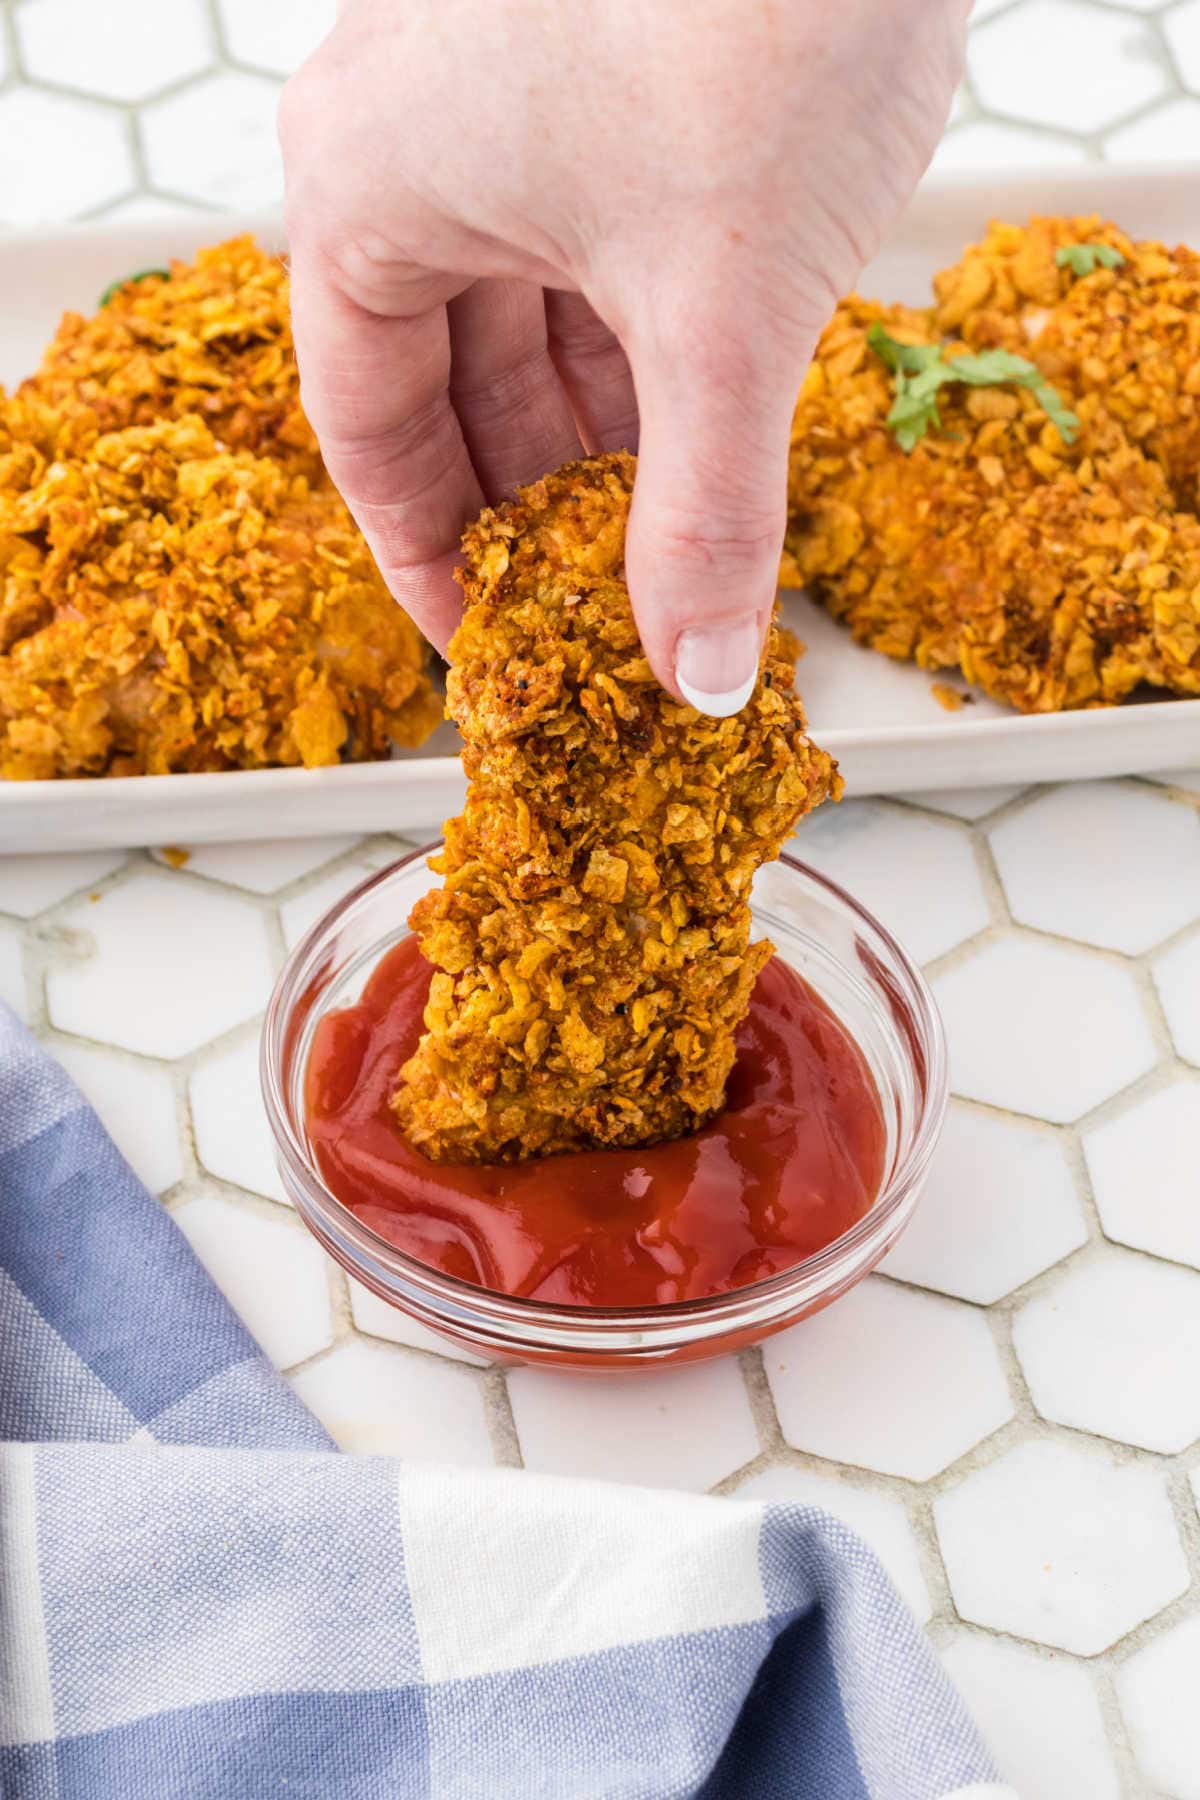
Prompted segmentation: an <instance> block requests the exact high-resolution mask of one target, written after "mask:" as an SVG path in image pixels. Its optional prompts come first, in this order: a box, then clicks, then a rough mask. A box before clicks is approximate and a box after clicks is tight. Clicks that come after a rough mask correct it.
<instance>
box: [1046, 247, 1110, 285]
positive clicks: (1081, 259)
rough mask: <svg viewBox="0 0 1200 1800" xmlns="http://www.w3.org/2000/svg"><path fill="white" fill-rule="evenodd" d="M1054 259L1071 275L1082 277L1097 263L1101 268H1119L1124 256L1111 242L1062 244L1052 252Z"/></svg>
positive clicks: (1090, 271)
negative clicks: (1068, 270)
mask: <svg viewBox="0 0 1200 1800" xmlns="http://www.w3.org/2000/svg"><path fill="white" fill-rule="evenodd" d="M1054 260H1055V262H1056V263H1057V264H1058V267H1059V268H1060V269H1070V271H1071V273H1072V275H1074V276H1077V277H1078V278H1080V279H1082V277H1083V276H1084V275H1090V274H1091V273H1092V271H1093V270H1094V269H1095V268H1096V266H1097V264H1099V266H1100V267H1101V268H1102V269H1119V268H1120V266H1121V264H1122V263H1123V262H1124V261H1125V258H1124V257H1123V256H1122V255H1121V252H1120V251H1119V250H1114V249H1113V247H1112V245H1111V244H1064V245H1063V246H1062V248H1061V249H1060V250H1056V251H1055V252H1054Z"/></svg>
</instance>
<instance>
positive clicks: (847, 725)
mask: <svg viewBox="0 0 1200 1800" xmlns="http://www.w3.org/2000/svg"><path fill="white" fill-rule="evenodd" d="M1198 192H1200V167H1190V168H1184V167H1180V168H1176V169H1169V170H1164V169H1154V170H1145V171H1141V170H1129V169H1111V168H1107V167H1104V166H1102V165H1097V166H1096V167H1094V168H1083V169H1072V170H1070V171H1064V172H1062V173H1059V174H1055V175H1029V174H1025V173H1022V174H1019V175H1014V176H1009V175H999V176H994V177H988V176H979V175H970V176H963V177H958V178H955V179H953V180H943V181H939V182H936V183H934V182H930V183H928V184H927V185H926V186H925V187H924V188H923V189H922V191H921V192H920V193H919V194H918V196H917V198H916V200H915V201H914V202H913V205H912V207H911V208H910V210H909V212H908V214H907V216H906V217H905V219H904V220H903V222H902V224H901V225H900V227H899V228H898V230H897V232H896V234H895V236H894V238H893V240H892V242H891V243H890V244H889V246H888V247H887V249H885V251H884V252H883V253H882V254H881V255H880V256H879V257H878V258H877V260H876V261H875V262H874V263H873V264H872V265H871V267H870V268H869V269H868V270H867V271H866V273H865V274H864V276H863V279H862V282H861V284H860V285H861V287H862V290H863V292H864V293H868V294H878V295H881V296H883V297H885V298H888V299H897V300H908V301H910V302H919V301H921V300H922V299H923V298H924V297H925V295H926V294H927V291H928V281H929V276H930V274H931V273H932V272H933V270H935V269H936V268H939V267H941V266H942V265H943V264H945V263H948V262H951V261H953V259H954V258H955V256H957V254H958V252H959V250H960V249H961V247H962V245H963V244H965V243H967V242H968V241H969V240H970V239H972V238H974V237H976V236H977V235H978V234H979V232H980V231H981V229H982V227H983V225H984V224H985V222H986V220H987V219H988V218H990V217H997V216H999V217H1005V218H1015V219H1021V218H1023V217H1025V216H1026V215H1027V214H1029V213H1030V212H1033V211H1042V212H1059V211H1062V212H1066V211H1072V212H1085V211H1092V210H1094V211H1097V212H1103V213H1109V214H1111V215H1112V216H1113V217H1115V218H1116V219H1118V220H1119V221H1120V222H1121V223H1122V224H1123V225H1125V226H1126V227H1127V228H1128V229H1129V230H1131V231H1133V232H1134V233H1136V234H1137V235H1139V236H1153V237H1161V238H1163V239H1165V240H1166V241H1167V242H1174V241H1186V242H1190V243H1193V244H1195V243H1197V242H1200V202H1198V201H1197V198H1196V196H1197V193H1198ZM240 230H257V231H258V232H259V234H260V236H261V237H263V239H264V240H265V241H268V242H273V243H279V242H280V241H281V240H280V234H279V226H278V221H277V220H275V219H272V218H262V217H256V218H247V217H234V216H222V217H214V216H211V215H208V216H206V215H202V214H198V213H179V214H172V215H164V217H163V218H162V219H161V220H155V219H151V220H140V221H138V222H137V223H136V224H122V225H113V226H92V227H88V228H79V229H76V230H72V231H58V232H54V233H24V234H20V235H15V236H10V237H6V238H0V382H5V383H11V382H14V381H16V380H19V379H20V377H21V376H22V375H24V374H26V373H27V372H28V371H29V370H30V369H32V368H33V367H34V366H35V364H36V362H37V360H38V356H39V353H40V351H41V348H42V345H43V344H44V343H45V341H46V339H47V338H48V337H49V335H50V333H51V331H52V330H53V328H54V325H55V323H56V321H57V319H58V315H59V314H60V313H61V312H62V311H63V309H64V308H66V307H77V308H79V309H80V310H83V311H91V310H92V309H93V308H94V306H95V304H96V300H97V297H98V295H99V294H100V292H101V290H102V289H103V288H104V287H105V286H106V285H107V284H108V282H109V281H111V280H112V279H113V278H114V277H116V276H119V275H122V274H124V273H126V272H128V271H131V270H134V269H140V268H147V267H153V266H155V265H157V264H160V263H163V262H165V261H167V260H169V258H170V257H171V256H172V255H176V256H188V255H190V254H191V253H192V252H193V251H194V250H195V249H196V248H197V247H198V246H199V245H200V244H204V243H211V242H213V241H215V240H217V239H219V238H220V237H223V236H228V235H230V234H232V233H233V232H235V231H240ZM785 611H786V615H787V617H788V619H789V622H790V623H792V624H793V625H794V626H795V628H796V629H797V630H798V631H799V633H800V635H801V637H802V638H803V639H804V641H805V643H806V644H807V646H808V650H807V654H806V655H805V657H804V659H803V661H802V663H801V665H800V683H801V689H802V691H803V694H804V698H805V703H806V705H807V708H808V713H809V720H810V724H811V726H812V731H813V735H814V737H815V738H817V740H818V741H819V742H820V743H821V744H823V745H824V746H825V747H826V748H827V749H829V750H831V751H832V752H833V753H834V754H835V755H836V756H837V758H838V760H839V762H840V764H841V767H842V770H843V773H844V775H845V777H846V784H847V789H848V791H849V792H850V793H853V794H887V793H905V792H917V791H920V790H921V789H926V788H948V787H972V786H986V785H991V784H997V783H1010V782H1011V783H1024V782H1030V781H1046V780H1060V781H1062V780H1073V779H1077V778H1080V777H1087V776H1098V775H1121V774H1144V773H1152V772H1155V771H1160V770H1164V769H1182V768H1186V767H1189V766H1191V767H1195V766H1197V765H1200V700H1154V701H1148V702H1145V703H1143V704H1138V705H1129V706H1124V707H1118V708H1114V709H1112V710H1102V711H1097V712H1085V713H1062V714H1053V715H1050V716H1048V717H1037V718H1021V717H1018V716H1016V715H1014V714H1012V713H1010V712H1008V711H1006V710H1005V709H1004V708H1002V707H999V706H997V705H994V704H993V703H992V702H990V701H988V700H984V699H982V698H977V699H976V701H975V703H974V704H973V705H970V706H965V707H963V708H962V710H961V711H959V712H955V713H950V712H946V711H945V710H943V708H942V707H940V706H939V705H938V703H937V701H936V700H935V699H934V697H933V694H932V692H931V679H930V677H929V676H928V675H926V674H923V673H922V672H921V671H920V670H918V669H916V668H913V667H911V666H909V665H906V664H899V663H892V662H889V661H887V660H886V659H885V658H884V657H881V656H877V655H876V654H875V653H874V652H873V651H869V650H862V649H859V648H857V647H856V646H855V645H854V644H852V643H851V642H850V640H849V638H848V637H847V635H846V634H845V632H844V631H842V630H841V629H840V628H839V627H838V626H836V625H835V624H834V623H833V622H832V621H831V620H830V619H829V618H828V617H826V615H825V614H823V613H822V612H820V611H819V610H818V609H817V608H816V607H814V606H811V605H810V604H809V603H808V601H806V600H805V599H804V598H803V597H800V596H789V597H788V599H787V601H786V605H785ZM462 793H463V782H462V771H461V769H460V767H459V764H458V760H457V757H456V755H455V741H454V733H453V730H452V728H451V727H449V726H446V727H443V728H442V730H441V731H439V733H438V734H437V736H436V738H435V739H434V740H433V741H432V742H431V743H430V744H428V745H426V746H425V747H424V748H423V749H422V750H421V751H420V752H416V753H406V754H404V755H402V756H398V757H397V758H396V759H395V760H394V761H392V762H390V763H368V764H357V765H352V766H349V767H346V768H337V769H311V770H310V769H272V770H264V771H261V772H252V773H245V774H224V775H165V776H154V777H131V778H129V779H127V780H114V781H57V782H0V852H4V851H9V852H12V851H27V850H55V849H63V850H66V849H78V848H85V847H90V846H103V845H123V844H128V845H134V844H175V843H188V844H197V843H206V842H213V841H220V840H225V839H238V838H257V837H302V836H307V835H316V834H320V833H323V832H331V831H338V832H344V831H363V832H366V831H378V830H390V831H405V830H420V829H422V828H425V827H430V826H436V825H438V824H440V822H441V820H442V818H444V817H445V816H446V815H447V814H448V813H451V812H454V811H455V810H457V808H458V806H459V804H460V802H461V799H462Z"/></svg>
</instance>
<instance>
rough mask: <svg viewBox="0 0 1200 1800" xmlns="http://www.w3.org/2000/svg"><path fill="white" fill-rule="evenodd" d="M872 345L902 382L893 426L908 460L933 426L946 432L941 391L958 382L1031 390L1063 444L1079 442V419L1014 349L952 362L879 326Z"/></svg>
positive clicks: (936, 347) (935, 348)
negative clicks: (942, 426) (947, 385)
mask: <svg viewBox="0 0 1200 1800" xmlns="http://www.w3.org/2000/svg"><path fill="white" fill-rule="evenodd" d="M867 343H868V344H869V345H870V347H871V349H872V350H874V352H875V354H876V356H878V357H880V358H881V359H882V361H883V362H885V363H886V364H887V366H888V368H889V369H890V370H891V371H892V373H893V375H894V376H895V377H896V398H895V399H894V400H893V402H892V408H891V411H890V412H889V413H888V416H887V425H888V429H889V430H890V431H891V432H892V434H893V436H894V437H895V439H896V442H897V444H898V445H899V446H900V448H901V450H903V451H904V452H905V454H906V455H907V453H908V452H909V451H910V450H911V449H912V447H913V445H914V444H917V443H919V442H920V440H921V439H922V438H923V437H924V436H925V433H926V432H927V431H928V430H929V427H930V426H931V425H933V426H934V427H936V429H938V430H939V431H940V430H941V425H942V420H941V414H940V413H939V412H938V390H939V388H943V387H945V386H946V384H947V383H948V382H954V381H960V382H963V383H964V384H965V385H966V386H967V387H1000V386H1002V385H1004V384H1006V383H1011V384H1012V385H1013V386H1014V387H1023V388H1028V389H1029V391H1030V393H1031V394H1032V395H1033V397H1034V399H1035V400H1036V401H1037V403H1038V405H1039V406H1040V407H1041V409H1042V411H1043V412H1044V413H1045V415H1046V417H1047V418H1048V419H1049V420H1050V422H1051V424H1052V425H1053V426H1055V428H1056V429H1057V431H1058V434H1059V436H1060V437H1061V438H1062V441H1063V443H1064V444H1070V443H1072V442H1074V438H1075V432H1076V430H1077V428H1078V425H1079V420H1078V419H1077V418H1076V417H1075V414H1074V413H1073V412H1069V411H1068V410H1067V408H1066V407H1065V406H1064V405H1063V403H1062V401H1061V399H1060V398H1059V396H1058V394H1057V392H1056V391H1055V389H1054V388H1052V387H1051V386H1050V383H1049V382H1048V381H1047V380H1045V378H1044V377H1043V375H1042V372H1041V370H1040V369H1039V368H1038V367H1037V366H1036V365H1035V364H1034V363H1031V362H1027V361H1026V360H1025V358H1024V357H1023V356H1014V355H1013V354H1012V352H1011V351H1010V350H981V351H979V352H978V353H977V354H975V355H969V356H955V357H952V358H950V360H949V361H947V359H946V357H945V355H944V352H943V346H942V345H941V344H902V343H901V342H900V340H899V339H898V338H894V337H892V335H891V333H890V332H888V331H885V330H884V328H883V326H882V325H880V324H879V323H878V322H876V323H875V324H874V325H872V326H871V328H870V330H869V331H868V332H867Z"/></svg>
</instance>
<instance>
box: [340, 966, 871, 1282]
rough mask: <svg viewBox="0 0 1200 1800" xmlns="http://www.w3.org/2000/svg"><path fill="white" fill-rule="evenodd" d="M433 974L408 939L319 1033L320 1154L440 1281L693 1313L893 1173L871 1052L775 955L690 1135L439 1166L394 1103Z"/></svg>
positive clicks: (822, 1230)
mask: <svg viewBox="0 0 1200 1800" xmlns="http://www.w3.org/2000/svg"><path fill="white" fill-rule="evenodd" d="M432 973H433V971H432V969H431V968H430V966H429V964H428V963H427V962H425V960H424V958H423V957H422V956H421V954H420V951H419V949H418V947H417V940H416V939H415V938H413V937H408V938H405V939H403V941H402V942H401V943H399V944H397V945H396V947H395V949H394V950H391V951H389V952H388V954H387V955H386V956H385V957H384V958H383V960H382V961H381V962H380V963H379V965H378V966H377V968H376V969H375V970H374V972H373V974H372V975H371V978H370V980H369V981H368V982H367V985H366V988H365V989H364V992H363V996H362V999H361V1000H360V1001H359V1002H358V1004H357V1005H356V1006H349V1007H344V1008H342V1009H341V1010H340V1011H337V1012H333V1013H330V1014H328V1015H327V1016H326V1017H325V1018H324V1019H322V1020H321V1022H320V1023H319V1025H318V1026H317V1029H316V1032H315V1034H314V1038H313V1047H312V1052H311V1055H310V1057H309V1063H308V1068H307V1070H306V1074H305V1112H306V1122H307V1127H308V1136H309V1141H310V1143H311V1145H312V1148H313V1150H314V1153H315V1155H316V1159H317V1164H318V1166H319V1168H320V1170H321V1174H322V1176H323V1177H324V1179H325V1183H326V1185H327V1187H328V1188H329V1189H330V1191H331V1192H332V1193H333V1194H335V1195H336V1196H337V1198H338V1199H339V1200H340V1201H341V1202H342V1204H343V1205H344V1206H346V1207H348V1208H349V1209H350V1211H351V1212H353V1213H354V1214H355V1215H356V1216H357V1217H358V1218H359V1219H361V1220H362V1222H363V1224H364V1225H368V1226H370V1227H371V1229H372V1230H374V1231H376V1232H378V1233H379V1235H380V1237H382V1238H385V1239H386V1240H387V1242H388V1243H389V1244H393V1245H395V1247H396V1248H397V1249H399V1250H403V1251H406V1252H407V1253H408V1254H409V1255H410V1256H414V1257H417V1258H419V1259H420V1260H421V1261H422V1262H425V1263H431V1264H432V1265H433V1266H434V1267H435V1268H438V1269H442V1270H444V1271H445V1272H446V1273H447V1274H450V1275H457V1276H459V1277H460V1278H461V1279H462V1280H465V1281H471V1282H475V1283H477V1284H478V1285H479V1286H481V1287H488V1288H493V1289H497V1290H499V1291H500V1292H502V1293H507V1294H525V1295H530V1296H534V1297H536V1298H537V1299H539V1300H545V1301H548V1302H551V1303H557V1304H564V1305H575V1306H622V1307H644V1306H653V1305H662V1304H664V1303H665V1302H668V1301H672V1300H696V1299H699V1298H701V1297H702V1296H704V1295H707V1294H719V1293H724V1292H726V1291H728V1290H729V1289H730V1288H738V1287H742V1286H744V1285H745V1284H746V1283H747V1282H751V1281H760V1280H762V1279H763V1278H764V1277H765V1276H768V1275H774V1274H777V1273H778V1272H779V1271H780V1270H782V1269H787V1268H790V1267H791V1266H792V1265H793V1264H794V1263H797V1262H799V1261H801V1259H802V1258H803V1257H806V1256H810V1255H812V1254H813V1252H814V1251H817V1250H821V1249H823V1248H824V1247H825V1245H827V1244H830V1243H832V1242H833V1240H834V1238H836V1237H840V1236H841V1234H842V1232H844V1231H846V1230H847V1229H848V1228H849V1227H850V1226H851V1225H853V1224H854V1222H855V1220H856V1219H860V1218H861V1217H862V1215H863V1214H864V1213H865V1212H867V1211H868V1209H869V1208H870V1206H871V1204H872V1202H873V1201H874V1199H875V1197H876V1195H877V1193H878V1192H879V1186H880V1180H881V1176H882V1170H883V1158H884V1144H885V1130H884V1122H883V1114H882V1111H881V1109H880V1104H879V1096H878V1093H877V1092H876V1088H875V1083H874V1081H873V1080H872V1077H871V1074H870V1071H869V1070H868V1068H867V1065H866V1062H865V1061H864V1059H863V1056H862V1053H861V1051H860V1050H859V1049H858V1046H857V1045H856V1044H855V1043H854V1041H853V1039H852V1038H851V1037H850V1036H849V1035H848V1034H847V1032H846V1031H845V1029H844V1027H843V1026H842V1025H841V1024H840V1023H839V1021H838V1020H837V1019H836V1018H835V1017H834V1015H833V1014H832V1013H831V1012H830V1011H829V1009H828V1007H827V1006H825V1004H824V1003H823V1001H821V1000H819V999H818V998H817V996H816V994H814V992H813V991H812V989H811V988H810V987H808V985H807V984H806V983H805V982H803V981H802V980H801V979H800V977H799V976H798V975H797V974H796V973H795V971H794V970H792V969H790V968H789V967H788V965H787V964H786V963H785V962H783V961H782V960H781V959H780V958H778V957H774V958H772V960H771V961H770V962H768V963H767V964H766V966H765V967H764V968H763V970H762V972H761V973H760V975H759V977H758V981H757V984H756V985H755V989H754V993H753V997H752V999H751V1002H750V1010H749V1012H748V1014H747V1016H746V1018H745V1019H744V1020H743V1022H742V1025H741V1027H740V1029H739V1030H738V1034H737V1059H736V1062H735V1064H734V1067H733V1071H732V1073H731V1075H730V1078H729V1083H728V1087H727V1089H726V1098H725V1109H724V1111H723V1112H721V1113H720V1114H719V1115H718V1116H717V1118H715V1119H714V1120H712V1122H711V1123H710V1124H708V1125H705V1126H704V1127H703V1128H702V1129H701V1130H700V1131H697V1132H696V1133H695V1134H694V1135H693V1136H692V1137H687V1138H679V1139H676V1140H675V1141H673V1142H671V1143H666V1144H653V1145H651V1146H650V1147H649V1148H648V1149H641V1150H592V1151H580V1152H576V1153H575V1154H573V1155H569V1156H547V1157H538V1158H533V1159H531V1160H529V1161H527V1162H520V1163H491V1164H485V1163H433V1162H430V1161H429V1160H428V1159H427V1158H426V1157H424V1156H422V1154H421V1153H420V1151H418V1150H414V1149H413V1148H412V1146H411V1145H410V1144H408V1143H407V1142H406V1140H405V1139H404V1137H403V1136H402V1135H401V1133H400V1128H399V1125H398V1124H397V1122H396V1119H395V1116H394V1114H393V1113H392V1111H391V1109H390V1107H389V1104H388V1102H389V1100H390V1098H391V1096H392V1094H393V1093H394V1092H395V1089H396V1085H397V1080H398V1076H399V1071H400V1067H401V1065H402V1064H403V1063H404V1062H405V1061H406V1060H407V1058H408V1057H409V1056H410V1055H411V1054H412V1052H413V1050H414V1049H415V1047H416V1043H417V1040H418V1038H419V1037H420V1035H421V1032H422V1029H423V1025H422V1019H421V1015H422V1012H423V1010H424V1007H425V1001H426V998H427V996H428V992H429V982H430V979H431V976H432Z"/></svg>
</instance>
